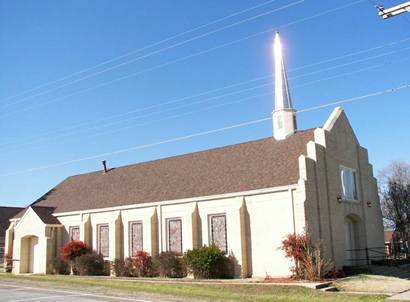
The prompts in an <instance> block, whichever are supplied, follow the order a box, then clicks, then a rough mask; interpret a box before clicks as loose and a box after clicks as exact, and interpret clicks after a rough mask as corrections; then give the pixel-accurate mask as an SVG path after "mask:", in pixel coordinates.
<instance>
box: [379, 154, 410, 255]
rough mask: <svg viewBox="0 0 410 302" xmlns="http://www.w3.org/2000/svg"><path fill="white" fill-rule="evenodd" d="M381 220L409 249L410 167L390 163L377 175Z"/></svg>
mask: <svg viewBox="0 0 410 302" xmlns="http://www.w3.org/2000/svg"><path fill="white" fill-rule="evenodd" d="M379 191H380V196H381V206H382V212H383V218H384V220H385V223H386V225H387V226H389V227H391V228H393V229H394V232H395V234H396V235H398V236H399V238H400V239H401V241H402V242H403V244H404V247H405V248H406V249H407V251H409V247H410V244H409V243H410V242H409V241H410V240H409V239H410V165H409V164H407V163H405V162H392V163H391V164H390V165H389V166H388V167H387V168H385V169H383V170H382V171H381V172H380V173H379Z"/></svg>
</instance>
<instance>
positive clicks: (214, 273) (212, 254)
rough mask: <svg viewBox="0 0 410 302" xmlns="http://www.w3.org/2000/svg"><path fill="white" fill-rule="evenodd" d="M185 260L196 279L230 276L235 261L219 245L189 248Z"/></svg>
mask: <svg viewBox="0 0 410 302" xmlns="http://www.w3.org/2000/svg"><path fill="white" fill-rule="evenodd" d="M184 261H185V263H186V265H187V267H188V269H189V271H190V272H191V273H192V274H193V275H194V278H195V279H216V278H228V277H233V276H228V275H230V274H233V273H232V269H230V267H231V265H232V264H233V261H232V259H231V258H229V257H227V256H226V255H225V252H223V251H221V250H220V249H219V248H218V247H217V246H215V245H211V246H203V247H200V248H197V249H193V250H189V251H187V252H186V253H185V255H184Z"/></svg>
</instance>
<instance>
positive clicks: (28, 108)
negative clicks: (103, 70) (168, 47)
mask: <svg viewBox="0 0 410 302" xmlns="http://www.w3.org/2000/svg"><path fill="white" fill-rule="evenodd" d="M356 2H358V1H356ZM356 2H355V3H356ZM359 2H362V0H361V1H359ZM353 4H354V3H351V4H350V5H353ZM345 6H346V5H344V6H343V7H345ZM337 9H340V8H337ZM334 10H335V9H333V10H332V11H334ZM329 11H330V10H329ZM329 11H328V12H329ZM324 13H325V12H323V13H321V14H316V16H317V15H323V14H324ZM303 19H304V20H305V19H307V18H303ZM291 23H292V24H294V23H295V22H291ZM284 26H285V25H284ZM279 27H283V26H279ZM268 31H269V32H270V30H268ZM268 31H263V32H261V33H266V32H268ZM261 33H257V34H254V35H251V36H247V37H245V38H242V39H239V40H235V41H231V42H228V43H225V44H222V45H219V46H216V47H213V48H210V49H207V50H204V51H201V52H199V53H195V54H191V55H188V56H185V57H182V58H179V59H176V60H173V61H169V62H167V63H164V64H160V65H156V66H154V67H152V68H148V69H145V70H142V71H140V72H137V73H133V74H129V75H126V76H122V77H119V78H116V79H113V80H110V81H106V82H103V83H100V84H97V85H95V86H92V87H89V88H86V89H82V90H79V91H76V92H73V93H70V94H66V95H63V96H60V97H57V98H54V99H52V100H50V101H48V102H44V103H40V104H36V105H33V106H29V107H26V108H23V109H20V110H15V111H9V112H6V113H5V114H3V115H1V116H0V118H6V117H8V116H10V115H12V114H14V113H17V112H20V111H27V110H30V109H34V108H38V107H41V106H44V105H47V104H50V103H54V102H56V101H59V100H63V99H66V98H68V97H71V96H74V95H78V94H81V93H84V92H88V91H91V90H95V89H97V88H101V87H104V86H107V85H110V84H112V83H115V82H118V81H121V80H124V79H127V78H131V77H134V76H137V75H140V74H142V73H145V72H147V71H152V70H156V69H159V68H162V67H164V66H167V65H170V64H174V63H176V62H180V61H183V60H186V59H188V58H192V57H195V56H198V55H201V54H204V53H208V52H210V51H213V50H215V49H219V48H222V47H225V46H227V45H231V44H234V43H237V42H240V41H243V40H245V39H249V38H251V37H254V36H257V35H259V34H261ZM409 40H410V37H407V38H404V39H401V40H398V41H394V42H389V43H386V44H382V45H379V46H375V47H371V48H367V49H364V50H360V51H356V52H352V53H348V54H345V55H341V56H337V57H335V58H331V59H326V60H323V61H319V62H316V63H312V64H307V65H305V66H301V67H299V68H296V69H291V70H290V72H293V71H295V70H300V69H303V68H308V67H313V66H316V65H320V64H324V63H329V62H332V61H335V60H339V59H343V58H347V57H350V56H354V55H358V54H362V53H366V52H371V51H374V50H377V49H381V48H384V47H389V46H393V45H396V44H400V43H404V42H406V41H409ZM270 77H271V75H269V76H266V77H265V78H270ZM262 78H263V77H262ZM255 80H257V79H251V80H250V82H252V81H255ZM233 85H236V84H233ZM216 90H218V89H216ZM169 103H173V101H169V102H165V103H161V104H156V105H151V106H148V107H145V108H142V109H141V110H148V109H151V108H155V107H159V106H163V105H166V104H169ZM136 111H140V110H139V109H137V110H136ZM132 112H135V111H132ZM132 112H131V113H132ZM126 114H128V113H126Z"/></svg>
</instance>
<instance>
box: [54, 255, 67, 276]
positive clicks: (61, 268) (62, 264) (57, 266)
mask: <svg viewBox="0 0 410 302" xmlns="http://www.w3.org/2000/svg"><path fill="white" fill-rule="evenodd" d="M70 271H71V268H70V263H69V262H68V261H67V260H65V259H62V258H61V257H59V256H57V257H56V258H54V260H53V273H54V274H58V275H69V274H70Z"/></svg>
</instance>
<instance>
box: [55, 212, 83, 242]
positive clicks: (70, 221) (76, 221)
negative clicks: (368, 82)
mask: <svg viewBox="0 0 410 302" xmlns="http://www.w3.org/2000/svg"><path fill="white" fill-rule="evenodd" d="M59 221H60V222H61V224H62V225H63V226H64V227H63V234H62V240H63V242H68V241H70V235H69V231H70V227H80V232H81V224H82V219H81V215H80V214H78V215H72V216H63V217H60V218H59Z"/></svg>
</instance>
